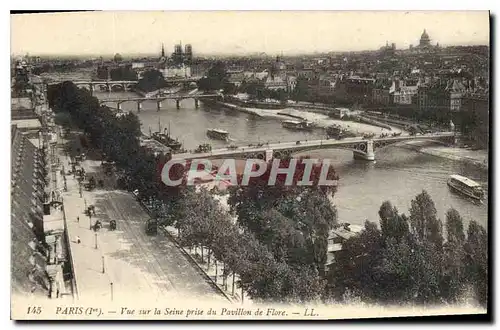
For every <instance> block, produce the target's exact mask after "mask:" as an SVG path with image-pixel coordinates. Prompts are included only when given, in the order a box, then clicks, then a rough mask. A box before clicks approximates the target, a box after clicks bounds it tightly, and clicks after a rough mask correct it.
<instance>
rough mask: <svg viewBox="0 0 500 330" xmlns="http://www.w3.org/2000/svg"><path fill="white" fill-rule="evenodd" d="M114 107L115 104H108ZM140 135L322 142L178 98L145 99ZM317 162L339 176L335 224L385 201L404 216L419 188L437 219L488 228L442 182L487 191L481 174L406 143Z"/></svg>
mask: <svg viewBox="0 0 500 330" xmlns="http://www.w3.org/2000/svg"><path fill="white" fill-rule="evenodd" d="M95 96H97V97H99V98H101V99H107V98H108V99H109V98H121V97H134V96H136V94H134V93H131V92H114V93H112V94H110V93H101V92H96V93H95ZM110 106H112V107H114V106H116V105H114V104H110ZM122 110H124V111H133V112H134V113H137V104H136V103H135V102H125V103H123V104H122ZM138 116H139V118H140V120H141V123H142V131H143V132H144V133H146V134H148V132H149V129H151V130H152V131H153V132H155V131H157V130H158V121H160V125H161V127H162V129H163V128H164V127H167V128H168V126H170V131H171V135H172V136H174V137H177V138H179V140H180V141H181V142H183V144H184V148H186V149H194V148H196V147H197V146H198V145H199V144H201V143H210V144H212V145H213V146H214V148H217V147H223V146H224V145H227V143H225V142H222V141H217V140H210V139H209V138H208V137H207V136H206V130H207V129H208V128H221V129H224V130H226V131H228V132H229V133H230V136H231V138H232V139H234V141H232V142H231V143H235V144H240V145H244V144H249V143H258V142H259V141H260V142H267V141H271V142H277V141H282V142H284V141H287V142H289V141H297V140H309V139H321V138H324V136H325V135H324V131H323V130H321V129H318V130H315V131H313V132H296V131H290V130H287V129H284V128H282V127H281V122H280V120H279V119H274V118H259V117H255V116H252V115H249V114H245V113H241V112H235V111H233V110H228V109H224V108H221V107H214V106H207V105H204V104H203V103H202V102H200V105H199V108H196V107H195V105H194V101H193V100H189V99H187V100H182V102H181V106H180V109H176V105H175V101H164V102H163V104H162V108H161V110H160V111H157V108H156V102H155V101H145V102H144V103H143V105H142V110H141V112H140V113H138ZM309 154H310V155H311V156H312V157H316V158H329V159H330V160H331V161H332V163H333V164H334V165H335V168H336V170H337V172H338V173H339V176H340V181H339V187H338V191H337V193H336V194H335V197H334V201H335V204H336V207H337V210H338V215H339V220H340V221H343V222H344V221H345V222H350V223H352V224H355V225H362V224H363V223H364V221H365V220H366V219H368V220H370V221H376V222H378V210H379V208H380V205H381V204H382V203H383V202H384V201H386V200H389V201H391V202H392V204H393V205H395V206H396V207H397V208H398V209H399V210H400V211H401V212H407V211H408V208H409V206H410V202H411V200H412V199H413V198H414V197H415V196H416V195H417V194H418V193H420V192H421V191H422V190H423V189H425V190H427V191H428V192H429V194H430V195H431V197H432V198H433V200H434V203H435V204H436V209H437V211H438V216H439V217H440V218H441V220H443V223H444V220H445V212H446V211H447V210H448V209H449V208H451V207H453V208H455V209H457V210H458V211H459V212H460V214H461V215H462V217H463V218H464V222H465V223H464V224H465V225H466V226H467V225H468V222H469V221H470V220H476V221H478V222H479V223H480V224H482V225H483V226H484V227H485V228H486V227H487V224H488V223H487V219H488V206H487V202H485V204H482V205H477V204H475V203H473V202H472V201H470V200H468V199H466V198H464V197H462V196H461V195H457V194H455V193H453V192H451V191H450V190H449V188H448V186H447V184H446V181H447V179H448V177H449V175H450V174H461V175H464V176H467V177H469V178H471V179H474V180H476V181H478V182H480V183H481V184H483V185H484V187H485V188H486V189H485V190H486V191H487V181H488V176H487V173H486V171H484V170H480V169H478V168H477V167H475V166H473V165H468V164H465V163H463V162H457V161H452V160H448V159H443V158H439V157H435V156H431V155H427V154H423V153H420V152H417V151H414V150H411V149H409V148H408V147H407V146H405V145H400V146H398V145H396V146H390V147H387V148H385V149H382V150H379V151H377V153H376V162H374V163H373V162H371V163H370V162H364V161H357V160H354V159H353V156H352V152H351V151H347V150H329V151H325V150H321V151H314V152H310V153H309Z"/></svg>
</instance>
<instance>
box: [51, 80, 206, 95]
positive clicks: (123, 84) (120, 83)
mask: <svg viewBox="0 0 500 330" xmlns="http://www.w3.org/2000/svg"><path fill="white" fill-rule="evenodd" d="M200 79H201V77H189V78H187V77H186V78H167V79H165V82H166V83H169V84H170V83H174V84H175V83H179V84H182V83H191V82H197V81H198V80H200ZM64 81H66V80H60V81H51V82H49V83H48V85H55V84H59V83H62V82H64ZM72 82H73V84H75V85H76V86H78V87H83V88H86V89H88V90H89V91H91V92H93V91H95V90H96V89H98V88H99V90H101V91H106V92H111V91H115V90H123V91H130V90H132V89H133V87H134V86H136V85H137V84H138V83H139V81H137V80H75V81H72Z"/></svg>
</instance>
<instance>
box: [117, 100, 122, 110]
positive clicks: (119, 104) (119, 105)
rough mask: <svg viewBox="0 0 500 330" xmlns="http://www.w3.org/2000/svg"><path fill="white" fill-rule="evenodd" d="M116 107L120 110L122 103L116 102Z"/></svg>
mask: <svg viewBox="0 0 500 330" xmlns="http://www.w3.org/2000/svg"><path fill="white" fill-rule="evenodd" d="M116 108H117V109H118V110H121V109H122V103H121V102H116Z"/></svg>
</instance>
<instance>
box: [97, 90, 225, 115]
mask: <svg viewBox="0 0 500 330" xmlns="http://www.w3.org/2000/svg"><path fill="white" fill-rule="evenodd" d="M218 96H219V95H218V94H203V93H199V92H194V93H193V92H190V93H174V94H166V95H162V96H153V97H122V98H112V99H100V100H99V103H100V104H105V103H115V104H116V108H117V109H118V110H121V104H122V103H124V102H137V111H141V109H142V102H144V101H156V108H157V110H158V111H160V109H161V107H162V102H163V101H164V100H175V101H176V106H177V109H179V108H180V102H181V100H185V99H194V104H195V107H198V105H199V103H198V102H199V100H200V99H215V98H217V97H218Z"/></svg>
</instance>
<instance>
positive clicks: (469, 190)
mask: <svg viewBox="0 0 500 330" xmlns="http://www.w3.org/2000/svg"><path fill="white" fill-rule="evenodd" d="M448 186H449V187H450V188H452V189H453V190H456V191H458V192H460V193H462V194H464V195H466V196H468V197H470V198H473V199H475V200H479V201H482V199H483V198H484V191H483V188H482V187H481V185H480V184H479V183H477V182H476V181H474V180H471V179H469V178H466V177H464V176H461V175H458V174H453V175H450V178H449V179H448Z"/></svg>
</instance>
